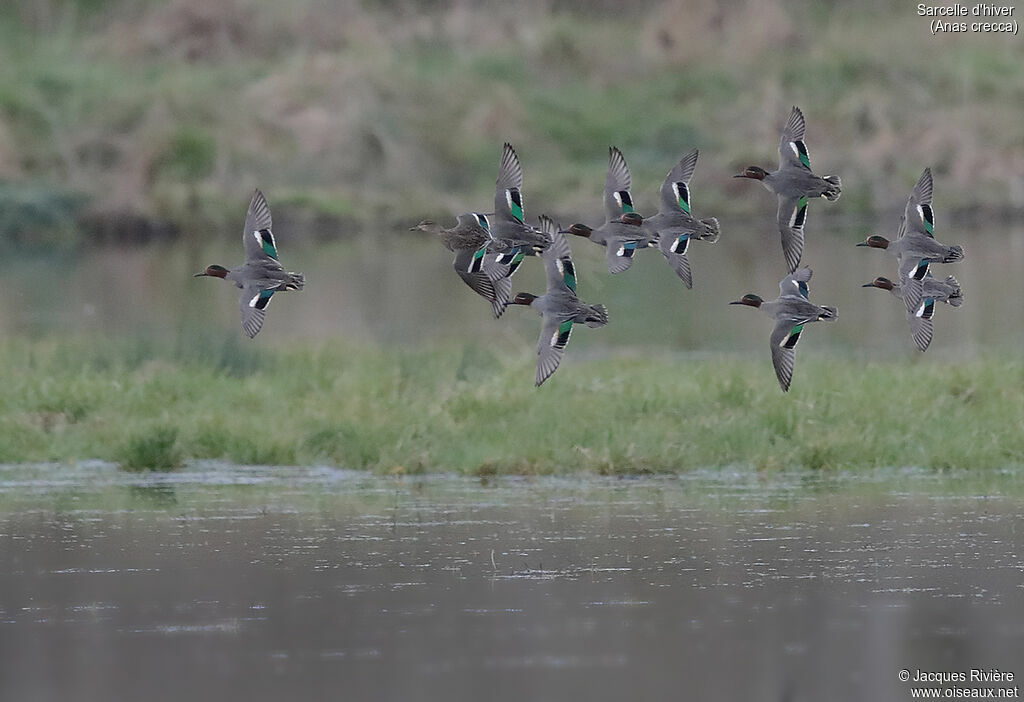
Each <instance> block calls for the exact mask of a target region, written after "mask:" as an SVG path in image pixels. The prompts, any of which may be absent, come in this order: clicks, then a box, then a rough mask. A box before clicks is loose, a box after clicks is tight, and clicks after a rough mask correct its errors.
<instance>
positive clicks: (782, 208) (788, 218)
mask: <svg viewBox="0 0 1024 702" xmlns="http://www.w3.org/2000/svg"><path fill="white" fill-rule="evenodd" d="M806 222H807V197H806V196H805V195H801V196H800V197H787V196H784V195H779V211H778V224H779V233H780V234H781V235H782V253H783V255H784V256H785V257H786V266H787V267H788V269H789V272H790V273H792V272H793V271H794V270H796V267H797V265H799V263H800V258H801V257H802V256H803V253H804V224H806Z"/></svg>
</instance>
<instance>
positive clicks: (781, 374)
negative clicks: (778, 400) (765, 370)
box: [771, 319, 804, 392]
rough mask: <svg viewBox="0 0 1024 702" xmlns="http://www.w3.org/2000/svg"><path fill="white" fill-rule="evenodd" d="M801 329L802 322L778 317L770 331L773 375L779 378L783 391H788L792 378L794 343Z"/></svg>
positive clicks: (798, 337)
mask: <svg viewBox="0 0 1024 702" xmlns="http://www.w3.org/2000/svg"><path fill="white" fill-rule="evenodd" d="M803 330H804V325H803V323H800V324H794V323H793V320H791V319H780V320H779V321H778V322H777V323H776V324H775V330H774V331H773V332H772V336H771V345H772V365H773V366H775V377H776V378H778V379H779V385H780V386H781V387H782V390H783V392H788V391H789V383H790V381H792V380H793V367H794V366H795V364H796V344H797V342H798V341H800V334H801V333H803Z"/></svg>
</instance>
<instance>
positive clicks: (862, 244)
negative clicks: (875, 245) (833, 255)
mask: <svg viewBox="0 0 1024 702" xmlns="http://www.w3.org/2000/svg"><path fill="white" fill-rule="evenodd" d="M857 246H871V244H869V243H868V242H866V241H862V242H860V243H859V244H857Z"/></svg>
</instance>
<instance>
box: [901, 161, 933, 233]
mask: <svg viewBox="0 0 1024 702" xmlns="http://www.w3.org/2000/svg"><path fill="white" fill-rule="evenodd" d="M903 220H904V222H905V225H904V226H906V228H907V230H908V231H914V232H919V233H921V234H924V235H926V236H930V237H934V236H935V213H934V212H933V211H932V170H931V169H930V168H925V169H924V172H922V173H921V177H920V178H918V180H917V185H915V186H914V190H913V191H912V192H911V193H910V197H908V198H907V207H906V210H904V212H903Z"/></svg>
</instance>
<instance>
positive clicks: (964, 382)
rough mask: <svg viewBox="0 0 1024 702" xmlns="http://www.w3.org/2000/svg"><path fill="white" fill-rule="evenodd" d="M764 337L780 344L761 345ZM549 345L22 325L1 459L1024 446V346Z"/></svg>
mask: <svg viewBox="0 0 1024 702" xmlns="http://www.w3.org/2000/svg"><path fill="white" fill-rule="evenodd" d="M765 355H766V354H765ZM801 356H802V357H801V358H800V362H799V364H798V368H797V377H796V379H795V381H794V384H793V390H792V391H791V392H790V393H789V394H788V395H783V394H782V393H781V392H780V391H779V388H778V385H777V384H776V382H775V378H774V376H773V374H772V371H771V366H770V361H769V360H768V359H767V358H766V357H765V358H761V357H750V358H739V357H725V358H721V359H709V358H693V357H688V356H677V355H663V356H654V357H638V356H632V355H628V356H627V355H620V356H611V357H607V358H600V359H592V360H588V359H582V358H579V357H574V356H573V355H572V353H571V352H570V354H569V356H568V357H567V358H566V361H565V363H564V364H563V367H562V368H561V369H560V370H559V371H558V373H557V374H556V375H555V377H554V378H553V379H552V380H551V381H549V382H548V384H546V385H545V386H543V387H542V388H540V389H536V388H534V387H533V386H532V378H533V358H531V357H530V356H529V355H515V356H511V355H510V356H507V357H498V356H495V355H494V354H492V353H490V352H486V351H481V350H476V349H474V348H473V347H468V348H465V349H463V348H454V349H437V350H426V351H393V350H382V349H378V348H351V347H342V346H322V347H319V348H316V349H311V350H295V351H268V350H263V349H259V348H255V347H252V346H242V345H240V344H239V343H237V342H235V341H229V342H209V343H204V344H195V345H192V346H189V347H188V348H180V349H174V348H167V347H161V346H156V345H149V344H145V343H141V342H131V343H127V342H125V343H117V342H114V343H103V344H96V343H91V342H79V343H69V342H62V343H47V342H7V343H6V344H4V346H3V348H2V359H3V360H2V362H0V383H2V386H3V387H4V388H5V392H4V393H3V395H2V397H0V427H2V428H0V462H6V463H11V462H26V461H77V460H84V459H92V458H97V459H105V460H111V461H116V462H119V463H121V464H122V466H123V467H125V468H127V469H146V468H167V467H172V466H175V465H180V464H181V463H182V462H184V461H188V460H190V459H201V458H211V459H225V460H228V461H232V462H238V463H252V464H316V463H326V464H331V465H336V466H339V467H347V468H355V469H365V470H370V471H376V472H381V473H387V472H406V473H415V472H421V471H426V472H438V471H442V472H445V471H454V472H459V473H465V474H479V475H488V474H504V473H521V474H548V473H575V472H592V473H602V474H633V473H647V472H686V471H689V470H693V469H696V468H704V467H717V466H728V465H742V466H753V467H755V468H757V469H760V470H773V469H786V468H809V469H815V470H835V469H852V470H858V469H870V468H878V467H902V466H917V467H921V468H926V469H934V470H947V469H969V470H993V469H999V468H1003V467H1007V466H1013V467H1015V466H1020V465H1021V464H1024V393H1022V392H1021V391H1022V384H1024V362H1022V361H1020V360H1019V359H1014V360H1006V359H988V360H971V361H966V362H963V363H961V364H958V365H956V366H955V367H950V366H949V365H947V364H940V363H934V362H931V361H930V359H922V360H920V361H919V362H906V361H894V362H885V363H869V364H867V365H864V364H862V363H859V362H858V363H846V362H844V359H839V358H829V357H827V356H821V355H815V354H813V353H804V354H802V355H801Z"/></svg>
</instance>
